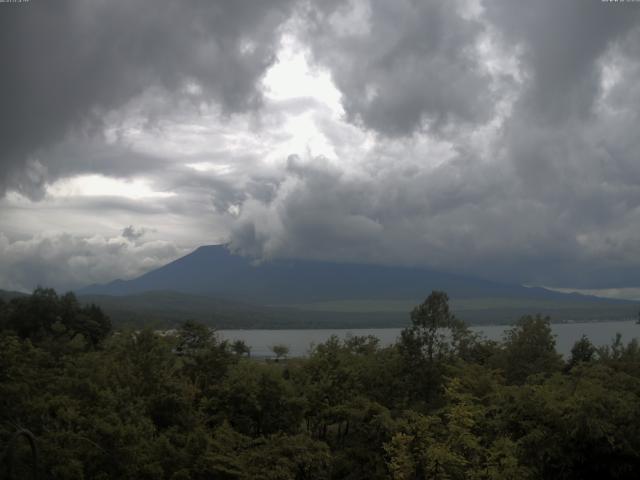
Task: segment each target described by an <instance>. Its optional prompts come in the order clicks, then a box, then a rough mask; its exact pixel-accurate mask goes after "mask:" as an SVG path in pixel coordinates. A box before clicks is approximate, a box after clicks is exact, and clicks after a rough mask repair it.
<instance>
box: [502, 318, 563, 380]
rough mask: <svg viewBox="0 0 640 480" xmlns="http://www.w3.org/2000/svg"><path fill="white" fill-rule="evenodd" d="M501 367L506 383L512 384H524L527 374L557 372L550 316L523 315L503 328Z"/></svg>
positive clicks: (557, 357) (558, 363) (559, 361)
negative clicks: (512, 325) (511, 324)
mask: <svg viewBox="0 0 640 480" xmlns="http://www.w3.org/2000/svg"><path fill="white" fill-rule="evenodd" d="M501 366H502V368H503V369H504V372H505V376H506V380H507V382H508V383H516V384H519V383H524V381H525V380H526V379H527V377H529V376H530V375H534V374H538V373H547V374H550V373H553V372H557V371H559V370H560V369H561V367H562V357H561V356H560V354H558V352H556V341H555V338H554V335H553V334H552V333H551V319H550V318H549V317H541V316H540V315H536V316H535V317H532V316H531V315H527V316H525V317H522V318H521V319H520V320H518V322H517V323H516V325H515V326H514V327H513V328H511V329H510V330H507V332H506V333H505V339H504V351H503V358H502V365H501Z"/></svg>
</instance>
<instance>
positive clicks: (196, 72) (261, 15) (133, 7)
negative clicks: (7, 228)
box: [0, 0, 291, 198]
mask: <svg viewBox="0 0 640 480" xmlns="http://www.w3.org/2000/svg"><path fill="white" fill-rule="evenodd" d="M290 4H291V2H290V1H289V0H278V1H272V2H262V1H251V0H239V1H234V2H225V1H198V0H193V1H189V2H186V3H184V2H180V3H177V2H172V1H168V0H167V1H155V0H154V1H151V0H133V1H116V2H102V1H98V0H91V1H89V2H82V3H78V2H73V1H66V0H65V1H60V2H55V3H53V2H41V1H33V2H30V3H29V4H28V5H24V6H20V7H21V8H2V11H0V58H2V62H3V74H2V75H1V76H0V103H1V104H2V106H3V107H2V110H1V111H0V131H2V134H3V142H2V144H1V145H0V162H1V163H2V167H3V168H2V173H0V195H1V194H3V193H4V192H5V191H6V190H7V189H8V188H11V189H15V190H18V191H20V192H22V193H24V194H26V195H29V196H31V197H34V198H39V197H41V196H42V195H43V190H42V188H41V187H42V183H43V180H42V178H43V175H46V174H47V173H49V172H48V171H47V165H48V159H47V155H46V151H45V150H43V149H45V148H46V147H48V146H50V145H52V144H53V143H55V142H57V141H59V140H61V139H62V138H63V137H64V136H65V135H68V134H70V133H72V132H78V131H83V130H84V131H87V128H88V129H89V133H91V129H92V128H93V127H92V125H95V124H96V122H98V123H99V122H100V121H101V116H103V115H104V114H105V113H107V112H109V111H110V110H111V109H113V108H117V107H119V106H121V105H122V104H124V103H125V102H127V101H128V100H129V99H131V98H133V97H135V96H137V95H140V94H142V93H143V92H144V91H145V90H147V89H148V88H150V87H154V86H155V87H160V88H163V89H166V90H167V92H169V93H170V95H172V96H179V95H181V94H184V91H185V88H187V87H188V86H189V84H190V82H191V83H194V84H195V85H197V89H201V90H202V94H201V97H202V98H203V99H204V100H205V101H211V100H213V101H215V102H218V103H219V104H220V105H221V106H222V109H223V112H226V113H232V112H237V111H246V110H248V109H253V108H255V107H256V106H258V105H259V104H260V102H261V93H260V90H259V89H258V88H256V81H257V80H258V79H259V78H260V77H261V76H262V74H263V73H264V71H265V69H266V68H267V67H269V65H271V64H272V62H273V61H274V52H275V47H276V45H277V40H278V38H279V34H278V27H279V25H280V24H281V23H282V22H283V21H284V20H286V19H287V18H288V15H289V9H290ZM197 89H196V90H197ZM187 90H188V88H187ZM35 170H37V172H36V173H34V171H35Z"/></svg>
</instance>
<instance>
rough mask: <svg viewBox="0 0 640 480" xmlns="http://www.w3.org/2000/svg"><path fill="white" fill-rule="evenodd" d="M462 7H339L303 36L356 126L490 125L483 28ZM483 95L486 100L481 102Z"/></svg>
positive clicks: (319, 15) (319, 14) (396, 129)
mask: <svg viewBox="0 0 640 480" xmlns="http://www.w3.org/2000/svg"><path fill="white" fill-rule="evenodd" d="M456 6H457V5H456V4H455V2H441V1H437V0H434V1H421V2H414V1H411V0H402V1H394V2H387V1H384V0H370V1H353V2H339V3H338V6H337V7H335V5H334V4H331V7H334V8H328V7H326V5H325V9H323V8H322V4H320V7H319V8H315V9H311V11H310V12H308V16H307V22H305V23H303V35H304V38H305V40H306V41H307V42H309V45H310V47H311V50H312V52H313V57H314V59H315V60H316V61H318V62H320V63H321V64H322V65H326V66H327V67H328V68H329V69H330V71H331V73H332V76H333V79H334V81H335V83H336V85H337V87H338V88H339V89H340V91H341V92H342V94H343V99H342V103H343V106H344V108H345V111H346V113H347V116H348V118H349V119H350V120H351V121H353V122H355V123H357V124H361V125H364V126H366V127H368V128H371V129H373V130H375V131H378V132H381V133H383V134H387V135H392V136H395V135H406V134H410V133H412V132H414V131H416V130H423V129H425V128H427V129H428V128H430V129H431V130H434V129H435V130H438V129H441V128H443V127H445V126H447V125H451V124H452V123H459V122H470V123H472V124H473V123H477V122H479V121H483V120H487V119H488V118H489V116H490V114H491V110H492V106H493V103H494V99H493V98H492V97H493V95H492V93H491V90H490V85H491V77H490V76H489V75H488V73H487V72H486V71H485V69H484V68H483V65H482V63H481V61H480V59H479V57H478V53H477V51H476V43H477V42H478V39H479V36H480V34H481V33H482V32H483V29H484V27H483V24H482V23H481V22H480V21H478V20H476V19H473V18H464V17H463V16H462V14H461V11H460V10H459V9H457V8H456ZM479 92H482V94H480V95H479V94H478V93H479Z"/></svg>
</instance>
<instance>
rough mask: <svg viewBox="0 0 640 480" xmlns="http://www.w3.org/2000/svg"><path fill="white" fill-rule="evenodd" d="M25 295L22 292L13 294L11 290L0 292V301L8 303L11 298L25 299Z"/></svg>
mask: <svg viewBox="0 0 640 480" xmlns="http://www.w3.org/2000/svg"><path fill="white" fill-rule="evenodd" d="M27 295H28V294H27V293H22V292H14V291H11V290H0V299H1V300H4V301H5V302H8V301H9V300H11V299H12V298H18V297H26V296H27Z"/></svg>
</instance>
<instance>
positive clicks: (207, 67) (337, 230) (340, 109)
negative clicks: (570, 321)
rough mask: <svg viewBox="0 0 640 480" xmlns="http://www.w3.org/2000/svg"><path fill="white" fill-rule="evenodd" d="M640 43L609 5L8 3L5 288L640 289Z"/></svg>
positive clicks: (1, 202)
mask: <svg viewBox="0 0 640 480" xmlns="http://www.w3.org/2000/svg"><path fill="white" fill-rule="evenodd" d="M139 12H147V14H145V15H140V13H139ZM17 39H20V41H17ZM639 40H640V4H638V5H636V4H633V3H631V2H629V3H610V2H600V1H599V0H588V1H578V0H570V1H564V2H555V1H551V0H549V1H547V0H544V1H540V2H512V1H507V0H504V1H502V0H499V1H491V2H489V1H480V0H477V1H476V0H456V1H454V2H446V3H443V2H436V1H430V0H429V1H424V2H412V1H409V0H407V1H405V0H401V1H397V2H391V3H390V2H385V1H381V0H351V1H346V0H344V1H343V0H333V1H329V2H315V1H302V0H300V1H296V0H282V1H277V2H261V1H238V2H224V1H220V2H204V1H202V2H199V1H192V2H186V3H185V4H178V3H175V2H168V1H167V2H164V1H161V2H155V1H154V2H151V1H150V0H149V1H144V0H140V1H130V2H102V1H98V0H93V1H90V2H85V3H83V4H81V5H80V4H78V3H75V2H59V3H56V4H49V3H46V4H45V3H44V2H35V1H32V2H30V3H29V4H26V6H25V8H11V9H8V8H4V7H3V8H2V9H0V41H1V42H0V55H1V58H2V59H3V61H4V63H5V64H6V65H7V67H8V68H6V69H5V70H6V74H5V73H3V75H2V76H0V97H1V98H2V103H1V104H2V105H3V107H4V108H3V109H2V110H1V111H0V131H2V132H3V142H2V143H1V144H0V162H2V167H3V168H2V171H1V173H0V222H1V223H0V225H1V227H0V233H2V235H3V236H2V237H0V238H2V239H3V240H2V243H1V245H2V249H3V250H2V253H3V255H2V257H3V258H4V260H3V262H4V263H3V265H4V267H3V270H4V271H6V272H8V273H7V274H5V275H4V276H3V278H4V280H2V281H3V282H4V286H5V287H6V286H11V285H18V286H21V288H30V287H31V286H33V285H34V283H36V282H37V283H47V282H48V281H51V282H56V281H57V282H58V283H59V284H61V285H62V284H64V285H78V284H82V283H90V282H92V281H106V280H110V279H111V278H112V277H113V278H115V277H121V276H131V275H133V274H135V273H136V272H141V271H143V270H144V269H146V268H149V267H150V266H152V265H156V264H158V263H157V262H162V261H164V260H167V259H169V258H173V257H175V256H176V255H177V254H179V253H180V252H183V251H186V250H187V249H188V248H191V247H195V246H197V245H198V244H203V243H220V242H223V241H230V242H231V244H232V246H233V247H234V248H235V249H237V250H238V251H240V252H243V253H246V254H251V255H254V256H258V257H264V258H273V257H299V258H318V259H334V260H336V259H337V260H341V261H365V262H376V263H389V264H392V263H393V264H420V265H427V266H431V267H436V268H440V269H443V270H451V271H458V272H465V273H469V274H473V275H479V276H484V277H489V278H493V279H498V280H506V281H513V282H520V283H537V284H545V285H554V286H557V287H573V288H585V289H598V288H610V289H612V288H615V289H624V288H628V287H638V286H640V274H639V273H637V272H640V269H639V268H638V267H639V266H640V248H638V245H640V243H639V242H638V238H639V236H640V138H639V136H638V135H637V128H636V126H637V125H638V124H639V120H640V119H639V118H638V115H639V112H640V86H639V84H638V82H637V78H638V75H639V74H640V48H638V45H639V44H640V43H639ZM4 139H6V141H4ZM128 225H135V226H136V227H135V228H134V227H131V228H129V227H127V226H128ZM138 226H142V227H144V229H141V228H142V227H138ZM125 227H127V228H126V229H125V230H124V231H123V230H122V229H123V228H125ZM145 232H146V233H145ZM163 242H164V243H163ZM114 243H115V244H117V245H120V247H118V248H115V247H113V246H112V244H114ZM145 245H146V246H145ZM146 249H148V250H146ZM163 249H164V250H163ZM24 252H28V253H24ZM42 252H47V253H42ZM53 252H59V254H58V253H53ZM111 252H114V253H111ZM147 252H148V253H147ZM119 255H120V256H121V257H122V259H123V261H119V260H117V257H118V256H119ZM72 258H73V259H74V260H73V261H72V260H70V259H72ZM80 258H85V260H80ZM101 258H105V259H108V261H107V262H105V264H104V265H111V267H110V268H106V266H102V265H103V264H102V260H100V259H101ZM140 259H144V260H140ZM150 259H151V260H150ZM83 262H84V263H83ZM37 265H41V266H46V268H45V267H42V268H39V267H37ZM56 265H64V267H56ZM57 268H60V269H61V271H62V274H60V275H56V274H55V273H51V274H50V275H49V274H48V273H47V272H55V271H56V269H57ZM9 278H14V279H18V280H16V281H10V280H9ZM57 279H58V280H57ZM1 286H3V285H0V287H1Z"/></svg>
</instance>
